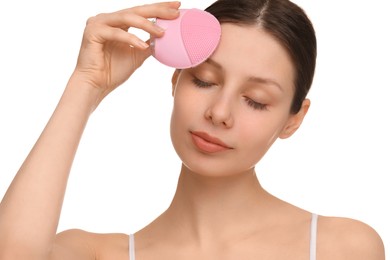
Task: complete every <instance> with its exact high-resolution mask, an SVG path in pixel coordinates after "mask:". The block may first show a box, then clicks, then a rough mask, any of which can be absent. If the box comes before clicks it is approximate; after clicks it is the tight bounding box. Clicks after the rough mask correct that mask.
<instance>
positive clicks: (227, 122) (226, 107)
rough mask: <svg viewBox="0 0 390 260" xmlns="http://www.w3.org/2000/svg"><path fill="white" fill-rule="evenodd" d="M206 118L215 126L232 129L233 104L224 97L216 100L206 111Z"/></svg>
mask: <svg viewBox="0 0 390 260" xmlns="http://www.w3.org/2000/svg"><path fill="white" fill-rule="evenodd" d="M205 118H206V119H207V120H209V121H210V122H211V123H212V124H213V125H215V126H224V127H226V128H231V127H232V126H233V123H234V120H233V114H232V103H231V102H230V101H229V100H228V99H226V98H225V99H224V98H223V97H218V98H216V99H215V100H214V102H211V104H210V106H209V107H208V108H207V109H206V111H205Z"/></svg>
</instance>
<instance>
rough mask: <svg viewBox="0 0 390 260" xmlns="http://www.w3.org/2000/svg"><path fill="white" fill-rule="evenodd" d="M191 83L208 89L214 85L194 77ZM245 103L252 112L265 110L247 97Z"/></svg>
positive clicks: (264, 106) (263, 105)
mask: <svg viewBox="0 0 390 260" xmlns="http://www.w3.org/2000/svg"><path fill="white" fill-rule="evenodd" d="M192 82H193V83H194V84H195V85H196V86H197V87H199V88H208V87H211V86H214V85H215V84H214V83H210V82H206V81H203V80H200V79H198V78H196V77H194V78H193V79H192ZM245 101H246V103H247V104H248V106H250V107H251V108H253V109H254V110H267V105H266V104H262V103H258V102H256V101H253V100H252V99H250V98H248V97H245Z"/></svg>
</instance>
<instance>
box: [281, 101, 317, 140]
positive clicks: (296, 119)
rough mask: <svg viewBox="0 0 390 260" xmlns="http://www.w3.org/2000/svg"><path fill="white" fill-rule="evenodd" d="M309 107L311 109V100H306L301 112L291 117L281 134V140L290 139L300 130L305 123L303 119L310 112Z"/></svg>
mask: <svg viewBox="0 0 390 260" xmlns="http://www.w3.org/2000/svg"><path fill="white" fill-rule="evenodd" d="M309 107H310V100H309V99H305V100H304V101H303V102H302V106H301V109H300V110H299V112H298V113H297V114H294V115H291V116H290V118H289V119H288V121H287V124H286V126H285V127H284V129H283V131H282V132H281V133H280V135H279V138H281V139H286V138H289V137H290V136H292V135H293V134H294V133H295V131H297V130H298V128H299V127H300V125H301V124H302V122H303V119H304V118H305V116H306V113H307V111H308V110H309Z"/></svg>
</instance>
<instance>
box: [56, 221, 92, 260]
mask: <svg viewBox="0 0 390 260" xmlns="http://www.w3.org/2000/svg"><path fill="white" fill-rule="evenodd" d="M50 259H51V260H68V259H72V260H95V259H96V253H95V247H94V235H93V234H92V233H88V232H86V231H83V230H79V229H70V230H66V231H63V232H61V233H59V234H58V235H57V236H56V240H55V243H54V246H53V249H52V253H51V258H50Z"/></svg>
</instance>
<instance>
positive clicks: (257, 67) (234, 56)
mask: <svg viewBox="0 0 390 260" xmlns="http://www.w3.org/2000/svg"><path fill="white" fill-rule="evenodd" d="M211 58H212V59H213V60H215V61H216V62H218V63H219V64H221V65H222V67H223V70H224V71H225V73H226V75H229V77H235V78H237V77H245V78H247V77H260V78H269V79H272V80H274V81H276V82H277V83H278V84H279V85H280V86H281V87H282V88H283V89H285V90H288V89H290V90H291V91H292V90H293V87H294V67H293V63H292V62H291V59H290V56H289V54H288V52H287V51H286V50H285V48H284V47H283V46H282V45H281V44H280V43H279V42H278V41H277V40H276V39H275V38H274V37H273V36H271V35H270V34H269V33H267V32H266V31H264V30H263V29H261V28H259V27H255V26H244V25H236V24H231V23H223V24H222V35H221V41H220V44H219V46H218V47H217V49H216V51H215V52H214V54H213V55H212V57H211Z"/></svg>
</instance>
